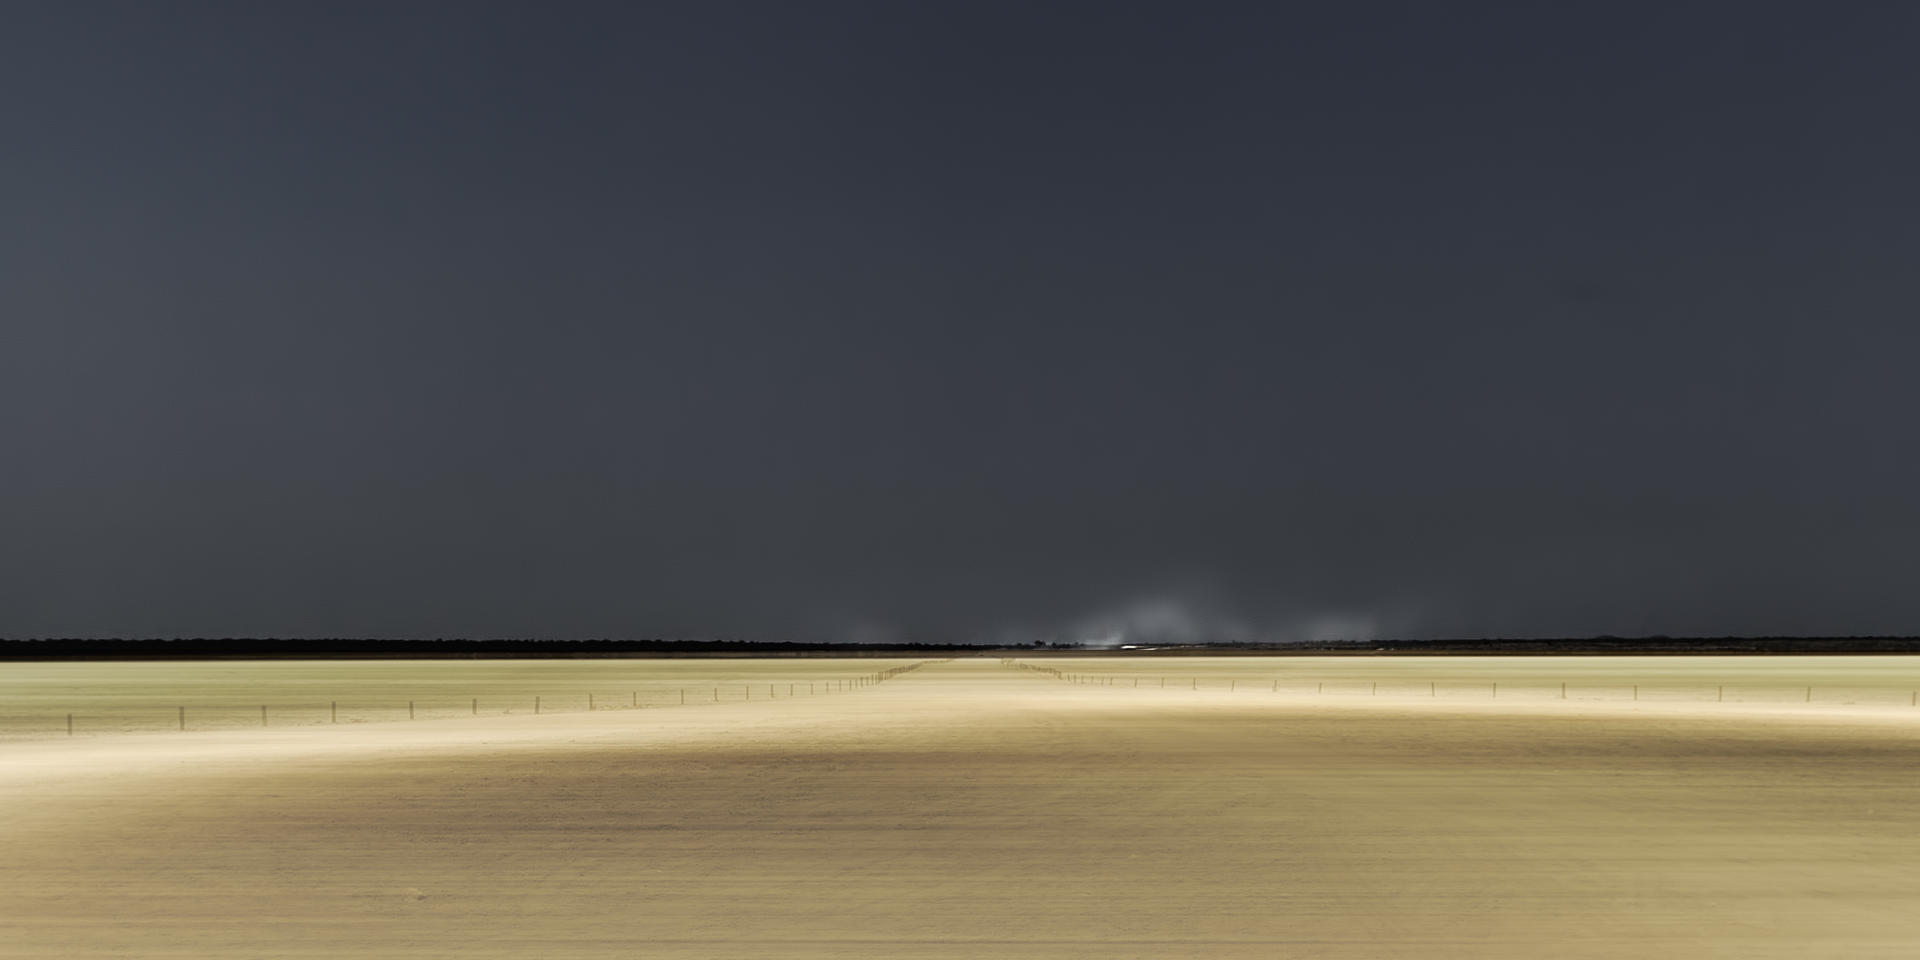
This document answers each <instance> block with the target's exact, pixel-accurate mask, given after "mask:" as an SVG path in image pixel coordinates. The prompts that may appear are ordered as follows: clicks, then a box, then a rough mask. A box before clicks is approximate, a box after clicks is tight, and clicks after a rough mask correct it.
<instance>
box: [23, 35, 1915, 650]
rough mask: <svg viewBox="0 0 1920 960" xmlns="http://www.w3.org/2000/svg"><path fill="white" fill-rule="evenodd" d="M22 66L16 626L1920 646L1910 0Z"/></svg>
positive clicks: (702, 38) (65, 53)
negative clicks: (1909, 639) (1877, 641)
mask: <svg viewBox="0 0 1920 960" xmlns="http://www.w3.org/2000/svg"><path fill="white" fill-rule="evenodd" d="M5 16H6V23H5V25H4V28H0V108H4V109H0V115H3V116H5V117H6V118H7V120H6V125H5V128H4V131H5V133H4V136H5V143H6V147H7V149H6V151H5V153H4V157H3V158H0V163H4V165H5V167H4V170H5V177H4V179H0V201H3V207H4V219H0V324H3V326H0V418H3V419H0V431H4V433H3V434H0V437H3V438H4V450H0V455H4V458H5V461H6V464H7V467H6V469H5V471H4V472H0V494H4V501H0V502H3V503H4V507H3V508H0V509H4V515H3V516H0V519H3V520H4V536H3V537H0V633H4V634H8V635H15V636H27V635H37V634H141V635H144V634H189V635H190V634H214V635H219V634H279V635H299V634H306V635H335V634H380V635H396V634H418V635H429V636H431V635H456V634H464V635H480V636H486V635H526V634H535V635H548V636H595V635H613V636H625V635H730V636H741V637H788V636H791V637H827V636H856V635H857V636H907V637H918V638H930V639H931V638H946V637H955V638H969V637H996V636H1019V637H1023V638H1024V637H1031V636H1038V635H1049V634H1055V633H1060V632H1064V633H1067V634H1073V635H1089V636H1091V635H1107V634H1110V633H1111V632H1113V631H1114V630H1116V629H1119V630H1125V629H1128V628H1129V627H1131V628H1133V629H1135V630H1136V631H1137V632H1138V631H1145V632H1159V633H1162V634H1166V635H1182V634H1204V633H1212V634H1216V635H1253V636H1308V635H1319V634H1327V633H1334V634H1364V633H1369V632H1373V633H1386V634H1394V635H1414V636H1419V635H1484V634H1591V633H1600V632H1611V633H1622V634H1636V633H1654V632H1660V633H1669V634H1688V633H1708V634H1721V633H1781V632H1832V633H1854V632H1862V633H1864V632H1914V631H1916V630H1920V599H1917V598H1920V594H1916V593H1915V592H1914V591H1912V590H1911V589H1909V583H1910V580H1911V574H1912V571H1913V566H1912V563H1911V561H1910V560H1909V559H1908V557H1907V554H1908V553H1909V552H1910V550H1909V549H1908V547H1907V545H1908V544H1909V543H1911V542H1912V540H1913V538H1914V534H1915V532H1916V522H1917V521H1920V515H1917V514H1920V506H1917V505H1916V501H1915V500H1914V498H1913V497H1912V495H1911V490H1912V489H1914V485H1915V481H1916V479H1917V478H1916V476H1915V474H1916V471H1915V465H1916V464H1915V455H1914V453H1913V449H1912V445H1911V444H1910V443H1908V442H1907V441H1906V439H1905V435H1906V433H1907V432H1909V431H1908V429H1907V424H1908V420H1909V418H1910V412H1911V411H1912V410H1914V409H1915V408H1916V401H1920V390H1916V388H1915V386H1914V379H1913V378H1912V377H1911V375H1910V374H1909V372H1908V369H1907V368H1908V367H1909V366H1911V363H1912V357H1913V356H1914V347H1915V346H1916V342H1915V341H1916V337H1915V334H1914V332H1913V325H1912V318H1913V317H1914V315H1915V309H1914V308H1915V306H1916V302H1917V301H1920V298H1917V297H1916V293H1917V292H1920V290H1917V289H1916V288H1917V287H1920V281H1916V274H1915V273H1914V272H1913V270H1912V264H1913V263H1915V262H1920V259H1917V255H1920V243H1916V239H1915V235H1914V228H1913V226H1912V220H1913V218H1912V216H1911V211H1912V210H1913V209H1914V208H1915V202H1916V201H1917V200H1920V197H1917V196H1916V188H1915V186H1914V183H1915V181H1914V180H1913V178H1912V176H1911V171H1912V170H1913V169H1915V168H1916V167H1917V166H1920V133H1916V128H1915V127H1914V126H1913V125H1912V124H1910V123H1905V122H1903V118H1905V117H1906V116H1909V115H1910V114H1911V113H1912V109H1913V104H1912V102H1911V91H1912V90H1913V89H1916V86H1915V84H1916V81H1920V68H1917V67H1916V66H1915V62H1914V60H1913V58H1912V57H1911V56H1910V51H1911V49H1912V45H1913V43H1914V41H1915V40H1916V39H1920V37H1916V31H1915V26H1916V23H1915V15H1914V14H1913V13H1912V12H1910V11H1907V10H1905V9H1903V8H1899V7H1877V8H1871V9H1869V8H1864V7H1862V8H1851V9H1844V10H1835V9H1815V8H1813V7H1809V6H1806V5H1797V4H1796V5H1777V4H1766V3H1758V4H1756V3H1741V4H1733V3H1693V4H1688V3H1680V4H1673V3H1665V4H1646V5H1639V4H1612V5H1606V6H1604V7H1597V8H1593V9H1589V10H1586V11H1584V12H1580V11H1570V10H1566V9H1562V8H1560V7H1555V6H1552V5H1548V6H1541V5H1533V4H1499V3H1485V4H1451V5H1435V4H1413V3H1407V4H1385V5H1370V6H1365V7H1364V8H1363V7H1362V6H1360V5H1346V4H1338V5H1336V4H1327V5H1324V6H1322V7H1321V8H1319V9H1311V8H1309V7H1307V6H1304V5H1237V4H1230V5H1204V4H1203V5H1193V4H1178V5H1176V4H1165V5H1145V4H1114V3H1107V4H1086V5H1078V4H1071V5H1062V4H1004V5H1003V4H981V3H965V4H936V5H930V6H929V5H906V6H902V5H896V4H871V5H867V4H772V3H770V4H647V5H639V6H632V5H591V4H579V5H566V6H562V7H558V8H549V7H540V6H537V5H524V4H498V5H481V4H442V5H430V4H410V5H397V6H396V5H373V4H368V5H332V4H309V5H293V6H289V5H271V6H265V7H263V6H259V5H250V4H170V5H153V4H91V5H71V4H52V3H49V4H22V5H17V6H15V7H13V8H10V9H9V10H8V12H7V13H6V15H5Z"/></svg>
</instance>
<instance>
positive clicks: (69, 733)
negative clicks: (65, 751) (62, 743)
mask: <svg viewBox="0 0 1920 960" xmlns="http://www.w3.org/2000/svg"><path fill="white" fill-rule="evenodd" d="M67 736H69V737H71V736H73V714H71V713H69V714H67Z"/></svg>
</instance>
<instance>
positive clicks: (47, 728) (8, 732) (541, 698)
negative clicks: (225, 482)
mask: <svg viewBox="0 0 1920 960" xmlns="http://www.w3.org/2000/svg"><path fill="white" fill-rule="evenodd" d="M951 659H952V658H950V657H949V658H946V659H945V660H921V661H917V662H914V663H910V664H904V665H901V666H897V667H889V668H887V669H885V670H877V671H874V672H872V673H863V674H858V675H855V676H851V677H835V678H829V679H826V680H811V681H794V682H791V683H778V684H767V685H766V691H765V693H764V694H763V695H759V696H756V695H755V689H756V687H757V686H758V685H756V684H702V685H701V686H709V687H710V689H711V691H712V699H711V701H710V702H712V703H748V702H753V703H758V702H760V701H762V700H795V699H806V698H809V697H825V696H832V695H835V694H844V693H854V692H857V691H860V690H865V689H867V688H869V687H874V686H878V685H880V684H882V683H885V682H887V681H889V680H892V679H894V678H895V677H898V676H900V675H901V674H904V673H908V672H911V671H913V670H918V669H919V668H921V667H923V666H926V665H927V664H930V663H945V662H947V660H951ZM689 689H698V687H697V686H696V687H663V686H657V685H644V686H631V687H628V688H627V689H625V690H623V691H621V693H617V694H612V695H609V694H608V693H607V692H605V691H583V692H581V693H576V694H569V695H567V696H566V697H563V698H556V697H554V696H552V695H551V694H523V695H519V696H501V697H484V696H472V695H470V694H469V695H459V696H454V695H449V696H448V697H446V698H433V699H428V700H419V699H415V700H406V701H401V700H398V699H394V700H386V699H366V700H328V701H326V702H324V703H320V702H313V703H305V702H301V703H287V702H279V703H273V702H269V703H257V704H246V703H223V704H208V703H199V704H169V705H166V706H144V707H142V706H129V707H112V706H107V707H103V708H99V709H96V710H94V711H92V712H87V711H83V710H65V709H64V708H58V707H56V708H54V709H53V711H51V712H48V713H37V712H36V713H28V714H0V740H6V739H16V740H29V739H46V738H49V737H58V736H61V735H63V734H62V731H64V735H65V736H68V737H72V736H78V735H80V734H83V733H90V732H107V733H127V732H140V731H145V730H165V729H167V728H169V727H171V728H172V729H174V730H177V731H180V732H187V731H192V730H209V729H221V730H227V729H234V728H236V727H242V726H255V725H256V724H254V723H253V722H252V720H251V719H250V718H252V717H255V716H257V717H258V718H259V723H258V724H257V726H262V727H269V726H281V727H292V726H301V727H311V726H325V725H329V724H339V723H380V722H393V721H398V720H400V719H402V718H401V716H400V713H401V711H403V710H404V711H405V719H407V720H435V719H447V718H450V717H457V716H474V717H477V716H480V715H481V706H482V704H483V703H486V704H488V707H489V708H488V710H487V711H486V712H487V714H488V715H489V716H510V715H513V714H515V713H525V714H531V715H546V714H553V713H588V712H592V713H599V712H603V711H609V710H648V709H659V708H663V707H670V706H686V705H687V702H688V701H687V691H688V690H689ZM461 699H465V700H466V701H467V709H466V710H460V709H459V705H458V704H459V701H460V700H461ZM556 702H558V703H560V704H561V706H560V707H559V709H555V703H556ZM700 702H701V701H698V700H696V701H695V704H696V705H698V704H699V703H700ZM569 704H571V705H573V706H575V707H578V706H579V705H581V704H584V705H585V706H584V709H568V708H567V705H569ZM189 707H191V708H192V709H191V711H189V709H188V708H189ZM269 707H271V708H272V709H271V711H269ZM63 720H64V727H63V726H62V721H63ZM89 720H92V721H95V723H94V725H93V729H92V730H89V729H88V723H87V721H89ZM143 720H144V722H142V721H143ZM169 720H171V721H172V722H171V723H168V722H167V721H169ZM190 720H201V721H203V722H201V723H199V724H195V723H193V722H190ZM38 721H44V722H38ZM28 724H31V727H29V728H28V729H29V730H30V731H33V732H25V733H22V732H21V728H22V727H26V726H27V725H28ZM38 731H44V732H38Z"/></svg>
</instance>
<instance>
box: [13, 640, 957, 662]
mask: <svg viewBox="0 0 1920 960" xmlns="http://www.w3.org/2000/svg"><path fill="white" fill-rule="evenodd" d="M977 649H980V648H979V647H977V646H969V645H966V644H954V643H823V642H809V641H757V640H610V639H606V640H541V639H537V638H505V639H487V640H475V639H468V638H465V637H456V638H436V639H423V638H403V639H382V638H364V637H292V638H284V637H174V638H157V637H156V638H135V639H123V638H97V637H44V638H31V639H17V640H0V660H73V659H83V660H84V659H173V658H179V657H245V658H263V657H288V658H300V657H612V656H801V655H815V656H820V655H831V656H866V655H880V654H890V653H924V652H928V651H964V650H977Z"/></svg>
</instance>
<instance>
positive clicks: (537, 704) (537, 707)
mask: <svg viewBox="0 0 1920 960" xmlns="http://www.w3.org/2000/svg"><path fill="white" fill-rule="evenodd" d="M533 714H534V716H539V715H540V698H539V697H534V698H533Z"/></svg>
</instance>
